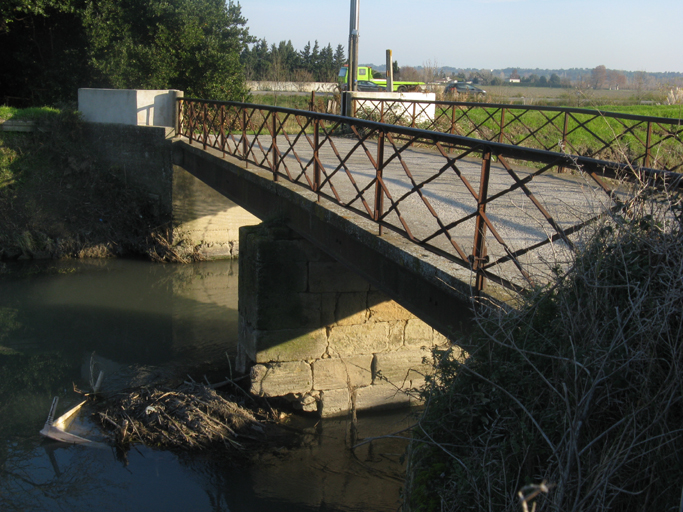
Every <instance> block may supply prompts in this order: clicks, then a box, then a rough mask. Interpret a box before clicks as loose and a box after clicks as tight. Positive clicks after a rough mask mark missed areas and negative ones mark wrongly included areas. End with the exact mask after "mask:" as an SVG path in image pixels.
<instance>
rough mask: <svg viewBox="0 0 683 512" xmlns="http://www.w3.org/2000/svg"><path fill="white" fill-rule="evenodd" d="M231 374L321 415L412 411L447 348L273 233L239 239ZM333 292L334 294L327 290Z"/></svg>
mask: <svg viewBox="0 0 683 512" xmlns="http://www.w3.org/2000/svg"><path fill="white" fill-rule="evenodd" d="M240 246H241V247H242V253H241V256H240V281H239V346H238V370H241V371H244V370H246V368H248V367H249V366H251V365H252V364H253V365H254V366H252V367H251V391H252V392H253V393H255V394H259V395H263V396H281V397H286V398H287V399H289V400H290V401H292V402H293V403H294V404H295V406H298V407H300V408H301V409H303V410H305V411H317V412H318V413H320V414H321V415H323V416H332V415H338V414H346V413H347V412H348V411H349V410H350V408H355V409H357V410H362V409H369V408H378V407H379V408H383V407H401V406H408V405H412V404H414V403H416V399H415V397H414V396H411V395H410V390H411V389H413V388H415V387H417V386H419V385H421V384H422V383H424V376H425V375H426V374H427V373H428V372H429V369H430V366H429V364H428V361H429V359H430V354H431V349H432V348H434V347H435V346H437V345H438V344H445V343H447V339H446V338H445V337H444V336H443V335H441V334H440V333H438V332H436V331H435V330H434V329H433V328H432V327H430V326H429V325H427V324H425V323H424V322H423V321H422V320H419V319H418V318H416V317H415V316H414V315H412V314H411V313H410V312H408V311H407V310H405V309H404V308H402V307H401V306H399V305H398V304H397V303H395V302H394V301H391V300H390V299H389V298H388V297H386V296H385V295H384V294H382V293H381V292H379V291H377V290H375V289H373V288H372V287H371V286H370V285H369V284H368V283H367V282H366V281H364V280H363V279H360V278H359V277H358V276H357V275H354V274H353V273H352V272H350V271H349V270H348V269H346V268H345V267H344V266H343V265H341V264H340V263H337V262H335V261H332V260H331V258H330V257H329V256H327V255H326V254H325V253H324V252H322V251H320V250H318V249H316V248H315V247H314V246H313V245H312V244H310V243H309V242H307V241H306V240H304V239H303V238H301V237H300V236H298V235H297V234H296V233H294V232H293V231H291V230H289V229H288V228H285V227H283V226H282V225H278V224H263V225H260V226H252V227H245V228H242V229H241V230H240ZM335 288H336V289H335Z"/></svg>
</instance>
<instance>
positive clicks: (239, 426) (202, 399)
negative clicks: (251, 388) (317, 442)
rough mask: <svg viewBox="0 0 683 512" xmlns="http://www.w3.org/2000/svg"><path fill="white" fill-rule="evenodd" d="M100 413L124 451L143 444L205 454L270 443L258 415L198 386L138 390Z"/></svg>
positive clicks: (109, 402)
mask: <svg viewBox="0 0 683 512" xmlns="http://www.w3.org/2000/svg"><path fill="white" fill-rule="evenodd" d="M99 408H100V409H101V410H100V411H99V412H98V413H96V414H95V416H96V417H97V418H98V419H99V421H100V423H101V424H102V426H103V427H104V428H105V429H107V430H109V431H113V437H114V439H115V441H116V443H117V444H118V445H119V446H125V445H128V444H130V443H135V442H141V443H144V444H146V445H151V446H161V447H164V448H183V449H187V448H191V449H201V448H207V447H209V446H212V445H214V444H216V443H222V444H224V445H225V446H227V447H232V448H241V447H242V444H241V442H240V441H243V440H255V441H261V440H263V439H265V428H264V426H263V425H262V424H261V422H260V421H259V420H258V419H257V418H256V416H255V415H254V413H252V412H251V411H249V410H248V409H245V408H244V407H241V406H240V405H238V404H237V403H235V402H232V401H229V400H226V399H225V398H223V397H222V396H221V395H219V394H218V393H216V391H214V390H213V389H211V387H209V386H205V385H204V384H200V383H197V382H186V383H185V384H183V385H182V386H180V387H179V388H176V389H169V388H147V387H143V388H137V389H135V390H133V391H130V392H128V393H119V394H116V395H114V396H112V397H111V398H108V399H106V400H105V401H104V402H103V403H101V404H100V405H99ZM102 409H103V410H102ZM238 439H239V440H240V441H238Z"/></svg>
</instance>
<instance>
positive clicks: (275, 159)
mask: <svg viewBox="0 0 683 512" xmlns="http://www.w3.org/2000/svg"><path fill="white" fill-rule="evenodd" d="M271 134H272V142H271V145H270V148H271V151H272V152H273V181H277V180H278V178H277V173H278V170H279V168H280V160H279V159H278V149H277V112H273V131H272V132H271Z"/></svg>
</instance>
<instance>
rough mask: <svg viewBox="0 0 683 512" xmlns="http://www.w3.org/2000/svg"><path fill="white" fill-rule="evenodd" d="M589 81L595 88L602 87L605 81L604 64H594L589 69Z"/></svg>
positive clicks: (605, 70) (605, 71)
mask: <svg viewBox="0 0 683 512" xmlns="http://www.w3.org/2000/svg"><path fill="white" fill-rule="evenodd" d="M591 82H592V85H593V87H594V88H595V89H602V88H603V87H604V86H605V83H606V82H607V69H606V68H605V66H603V65H600V66H596V67H595V68H594V69H593V70H592V71H591Z"/></svg>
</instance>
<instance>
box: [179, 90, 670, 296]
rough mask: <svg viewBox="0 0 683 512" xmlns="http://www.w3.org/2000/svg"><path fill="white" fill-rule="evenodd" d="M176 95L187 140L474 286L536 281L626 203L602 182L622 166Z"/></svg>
mask: <svg viewBox="0 0 683 512" xmlns="http://www.w3.org/2000/svg"><path fill="white" fill-rule="evenodd" d="M178 101H179V108H178V129H179V134H180V135H181V136H184V137H187V139H189V143H190V144H200V145H201V146H202V147H203V148H204V149H209V148H211V149H214V150H218V151H220V152H221V153H222V154H223V156H225V155H231V156H233V157H235V158H238V159H240V160H242V161H244V162H246V163H247V164H248V165H249V164H253V165H256V166H258V167H259V168H261V169H266V170H268V171H269V172H271V173H272V176H273V179H274V180H276V181H277V180H288V181H290V182H291V183H294V184H297V185H299V186H301V187H303V188H305V189H307V190H309V191H313V192H314V193H316V194H317V197H318V201H321V200H323V199H325V200H329V201H332V202H334V203H336V204H338V205H341V206H343V207H345V208H346V209H348V210H350V211H352V212H354V213H356V214H358V215H360V216H362V217H364V218H365V219H369V220H371V221H373V222H374V223H375V224H376V225H377V227H378V232H379V234H380V235H381V234H382V233H383V232H385V231H387V230H388V231H393V232H395V233H398V234H399V235H401V236H403V237H405V238H407V239H409V240H411V241H412V242H414V243H415V244H417V245H418V246H419V247H421V248H422V249H424V250H426V251H429V252H431V253H435V254H438V255H440V256H443V257H445V258H447V259H448V260H450V261H452V262H455V263H457V264H459V265H460V266H461V267H464V268H466V269H469V270H471V271H472V272H474V282H473V286H474V287H475V289H476V290H477V291H481V290H483V289H484V288H485V286H486V282H487V280H490V281H492V282H495V283H498V284H500V285H502V286H504V287H506V288H508V289H511V290H514V291H517V292H523V291H524V290H525V289H528V288H529V287H530V286H532V285H533V284H534V283H536V282H538V281H542V280H543V279H545V277H546V276H550V274H551V270H550V269H549V267H548V265H547V264H546V261H550V260H553V258H557V256H558V253H561V252H563V251H564V250H565V249H571V248H572V247H573V245H574V243H575V240H574V239H575V237H576V236H577V233H578V232H579V231H580V230H581V229H582V228H583V227H584V226H586V225H587V224H588V223H590V222H593V221H595V220H596V219H598V218H600V217H601V216H603V215H604V214H605V212H606V211H608V210H610V209H612V210H617V209H619V208H620V207H622V206H623V204H624V202H625V201H627V198H626V196H624V195H623V193H622V192H620V191H617V190H616V189H615V190H613V189H612V188H611V186H610V184H609V180H606V179H604V176H605V173H608V174H610V173H612V174H610V175H613V174H614V173H617V174H618V173H621V172H630V171H629V168H628V167H627V166H624V165H620V164H614V163H611V162H606V161H599V160H595V159H591V158H587V157H572V156H569V155H567V154H563V153H557V152H549V151H545V150H537V149H528V148H524V147H519V146H513V145H509V144H501V143H499V142H490V141H484V140H475V139H472V138H468V137H463V136H459V135H451V134H446V133H438V132H434V131H425V130H419V129H415V128H410V127H402V126H395V125H389V124H382V123H378V122H373V121H365V120H360V119H354V118H349V117H341V116H335V115H330V114H321V113H315V112H308V111H301V110H293V109H286V108H277V107H270V106H264V105H252V104H244V103H235V102H218V101H207V100H197V99H190V98H180V99H179V100H178ZM522 164H523V165H522ZM558 167H562V168H565V169H570V170H573V171H574V173H565V174H558V173H553V172H552V170H553V169H556V168H558ZM647 173H649V175H650V176H669V174H670V173H661V172H657V171H651V170H648V171H647ZM425 254H426V253H425ZM425 257H428V256H425Z"/></svg>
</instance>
